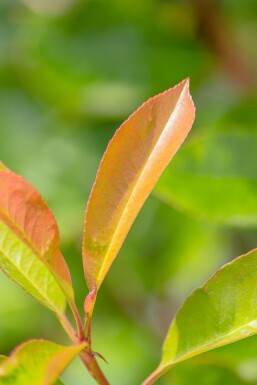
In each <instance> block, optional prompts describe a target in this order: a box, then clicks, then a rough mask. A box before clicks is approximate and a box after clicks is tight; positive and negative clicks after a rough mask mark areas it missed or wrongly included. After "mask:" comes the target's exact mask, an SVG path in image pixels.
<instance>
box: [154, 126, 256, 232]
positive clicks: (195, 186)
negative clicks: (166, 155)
mask: <svg viewBox="0 0 257 385" xmlns="http://www.w3.org/2000/svg"><path fill="white" fill-rule="evenodd" d="M256 148H257V135H256V134H254V133H235V132H226V133H215V134H211V135H208V136H206V137H204V138H201V139H198V140H196V141H194V142H192V143H190V144H189V145H187V146H184V147H183V148H182V149H181V151H180V153H179V156H178V157H176V159H174V162H172V165H171V166H170V167H168V168H167V170H165V172H164V174H163V175H162V177H161V178H160V180H159V182H158V183H157V185H156V187H155V190H154V192H155V194H156V195H157V196H158V197H160V198H161V199H163V200H164V201H165V202H167V203H169V204H171V205H174V206H175V207H179V208H180V209H181V210H184V211H185V212H188V213H190V214H193V215H194V216H197V217H200V218H204V219H206V220H208V221H211V222H216V223H220V224H227V225H236V226H256V224H257V157H256ZM246 196H247V199H245V197H246Z"/></svg>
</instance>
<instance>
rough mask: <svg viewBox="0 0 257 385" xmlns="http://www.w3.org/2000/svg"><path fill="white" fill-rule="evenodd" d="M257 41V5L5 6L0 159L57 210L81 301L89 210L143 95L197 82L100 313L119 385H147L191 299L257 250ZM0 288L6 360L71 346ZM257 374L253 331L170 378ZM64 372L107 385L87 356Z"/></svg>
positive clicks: (0, 22) (70, 379)
mask: <svg viewBox="0 0 257 385" xmlns="http://www.w3.org/2000/svg"><path fill="white" fill-rule="evenodd" d="M256 36H257V2H256V0H244V1H238V0H222V1H221V0H220V1H218V0H215V1H214V0H213V1H211V0H129V1H122V0H21V1H18V0H1V1H0V159H1V160H2V161H3V162H4V163H5V164H6V165H7V166H8V167H9V168H11V169H12V170H14V171H15V172H17V173H20V174H22V175H23V176H24V177H26V178H27V179H28V180H29V181H30V182H32V183H33V184H34V185H35V186H36V187H37V189H38V190H39V191H40V192H41V193H42V194H43V196H44V197H45V199H46V200H47V202H48V203H49V205H50V207H51V208H52V209H53V211H54V213H55V215H56V217H57V220H58V223H59V227H60V233H61V239H62V251H63V253H64V255H65V257H66V259H67V261H68V263H69V266H70V269H71V271H72V276H73V282H74V286H75V289H76V293H77V302H78V305H79V306H80V308H82V304H83V300H84V298H85V295H86V293H87V288H86V285H85V281H84V278H83V273H82V262H81V242H82V229H83V217H84V210H85V206H86V201H87V198H88V195H89V192H90V188H91V185H92V183H93V181H94V176H95V173H96V170H97V167H98V164H99V161H100V159H101V156H102V154H103V151H104V149H105V148H106V145H107V143H108V141H109V139H110V138H111V136H112V135H113V133H114V132H115V130H116V129H117V128H118V127H119V125H120V124H121V123H122V121H123V120H124V119H126V118H127V117H128V116H129V114H130V113H132V112H133V110H134V109H136V108H137V107H138V106H139V105H140V104H141V103H142V102H143V101H145V100H146V99H147V98H148V97H150V96H152V95H154V94H156V93H159V92H161V91H163V90H165V89H167V88H169V87H171V86H173V85H175V84H176V83H178V82H179V81H181V80H182V79H184V78H185V77H187V76H190V79H191V92H192V95H193V98H194V100H195V104H196V108H197V117H196V121H195V124H194V127H193V129H192V132H191V134H190V135H189V137H188V139H187V140H186V143H185V144H184V145H183V148H182V149H181V151H180V152H179V153H178V154H177V155H176V157H175V159H174V161H173V162H172V164H171V165H170V166H169V168H168V170H167V172H166V173H165V175H164V176H163V177H162V178H161V180H160V183H159V185H158V186H157V188H156V190H155V192H154V193H153V194H152V195H151V196H150V198H149V199H148V201H147V202H146V204H145V206H144V208H143V209H142V211H141V213H140V215H139V216H138V218H137V220H136V222H135V224H134V225H133V228H132V229H131V231H130V233H129V236H128V238H127V240H126V242H125V244H124V246H123V248H122V250H121V251H120V255H119V257H118V258H117V260H116V262H115V263H114V265H113V267H112V269H111V271H110V273H109V275H108V277H107V278H106V281H105V283H104V284H103V286H102V288H101V292H100V295H99V300H98V303H97V306H96V311H95V317H94V324H93V341H94V349H95V350H97V351H99V352H100V353H101V354H102V355H103V356H104V357H105V358H106V359H107V360H108V362H109V364H108V365H106V364H105V363H101V366H102V367H103V370H104V371H105V373H106V375H107V377H108V378H109V380H110V382H111V384H113V385H115V384H117V385H118V384H119V385H121V384H122V385H135V384H139V383H140V382H141V381H142V380H143V379H144V377H146V375H148V374H149V373H150V371H151V370H153V369H154V367H155V366H156V365H157V363H158V361H159V359H160V354H161V344H162V341H163V338H164V336H165V333H166V332H167V328H168V325H169V323H170V321H171V319H172V316H173V315H174V314H175V312H176V310H177V309H178V307H179V306H180V304H181V303H182V301H183V299H185V297H186V296H187V295H188V294H189V293H190V292H191V291H192V290H193V289H194V288H196V287H198V286H199V285H201V284H202V283H203V282H204V281H205V279H206V278H208V277H209V276H210V275H211V274H212V273H213V272H214V271H215V269H216V268H218V267H219V266H221V265H222V264H223V263H225V262H227V261H229V260H230V259H232V258H234V257H236V256H238V255H240V254H242V253H245V252H247V251H248V250H250V249H252V248H254V247H256V245H257V126H256V121H257V94H256V73H257V41H256ZM0 287H1V289H0V304H1V305H0V350H1V353H3V354H8V353H9V352H10V351H11V350H12V349H13V348H14V346H16V345H17V344H18V343H20V342H21V341H23V340H25V339H29V338H41V337H43V338H47V339H52V340H54V341H57V342H62V343H63V342H64V341H65V342H68V341H67V340H66V338H65V336H64V334H63V332H62V330H61V329H60V326H59V325H58V323H57V321H56V320H55V319H54V317H53V316H52V315H51V314H49V313H48V312H47V310H45V309H44V308H42V307H41V306H40V305H39V304H37V303H36V302H35V301H34V300H33V299H32V298H30V297H28V296H27V295H26V294H25V293H23V291H22V290H21V289H20V288H19V287H18V286H16V285H15V284H14V283H13V282H11V281H9V280H8V279H7V278H6V277H5V276H4V275H3V274H1V275H0ZM196 311H197V309H196ZM189 322H190V320H189ZM199 327H200V325H199ZM256 368H257V340H256V338H255V337H252V338H250V339H247V340H245V341H243V342H240V343H237V344H233V345H231V346H230V347H227V348H223V349H219V350H218V351H215V352H214V353H212V354H205V355H203V356H201V357H199V358H198V359H194V360H190V361H188V363H183V364H181V365H179V366H178V367H177V369H176V370H173V371H172V372H170V373H169V374H168V375H167V376H166V377H164V378H163V379H161V380H160V381H159V382H158V384H173V385H191V384H192V383H194V382H195V383H197V384H198V385H207V384H208V385H221V384H226V385H243V384H257V369H256ZM62 379H63V381H64V383H65V384H66V385H91V384H93V383H94V382H93V381H92V380H91V379H90V378H89V376H88V375H87V373H86V371H85V370H84V368H83V366H82V364H81V363H80V361H79V359H77V360H75V361H74V363H73V364H72V365H71V366H70V367H69V368H68V369H67V370H66V372H65V373H64V374H63V376H62Z"/></svg>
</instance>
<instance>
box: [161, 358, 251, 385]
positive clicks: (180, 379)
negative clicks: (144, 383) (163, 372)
mask: <svg viewBox="0 0 257 385" xmlns="http://www.w3.org/2000/svg"><path fill="white" fill-rule="evenodd" d="M190 362H191V361H190ZM171 378H172V379H173V381H170V384H173V383H175V384H176V385H192V384H197V385H207V384H208V385H221V384H229V385H250V384H253V383H252V382H251V383H250V382H248V381H247V382H246V381H245V380H244V379H242V378H240V376H239V375H238V373H237V371H236V370H233V368H230V366H229V365H222V364H220V365H218V364H210V363H204V362H203V363H200V364H199V363H191V364H190V363H188V364H187V365H185V364H183V365H182V364H181V365H178V366H177V367H176V368H175V370H174V375H173V376H172V375H171ZM167 383H169V382H168V381H167Z"/></svg>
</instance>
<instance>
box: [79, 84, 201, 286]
mask: <svg viewBox="0 0 257 385" xmlns="http://www.w3.org/2000/svg"><path fill="white" fill-rule="evenodd" d="M194 114H195V113H194V105H193V102H192V99H191V97H190V94H189V81H188V80H184V81H183V82H182V83H180V84H179V85H177V86H176V87H174V88H171V89H169V90H168V91H165V92H163V93H162V94H159V95H157V96H155V97H154V98H151V99H149V100H148V101H147V102H146V103H144V104H143V105H142V106H141V107H140V108H139V109H138V110H137V111H136V112H135V113H134V114H132V115H131V116H130V117H129V119H128V120H126V121H125V123H123V124H122V125H121V127H120V128H119V129H118V130H117V132H116V133H115V135H114V137H113V139H112V140H111V141H110V143H109V145H108V147H107V150H106V152H105V154H104V157H103V159H102V161H101V164H100V167H99V169H98V173H97V176H96V180H95V184H94V186H93V189H92V191H91V195H90V198H89V202H88V206H87V210H86V216H85V228H84V240H83V262H84V271H85V276H86V281H87V284H88V287H89V289H90V290H92V289H93V288H94V287H97V288H99V286H100V285H101V283H102V281H103V279H104V277H105V275H106V274H107V272H108V270H109V268H110V266H111V264H112V262H113V260H114V259H115V257H116V255H117V253H118V251H119V249H120V247H121V245H122V243H123V241H124V239H125V237H126V235H127V233H128V231H129V229H130V227H131V225H132V223H133V221H134V219H135V217H136V216H137V214H138V212H139V210H140V209H141V207H142V205H143V203H144V202H145V200H146V198H147V197H148V195H149V194H150V192H151V190H152V189H153V186H154V185H155V183H156V181H157V180H158V178H159V177H160V175H161V173H162V172H163V170H164V169H165V167H166V166H167V164H168V163H169V161H170V160H171V159H172V157H173V156H174V154H175V153H176V151H177V150H178V148H179V147H180V145H181V144H182V143H183V141H184V139H185V138H186V136H187V134H188V132H189V130H190V128H191V126H192V123H193V120H194Z"/></svg>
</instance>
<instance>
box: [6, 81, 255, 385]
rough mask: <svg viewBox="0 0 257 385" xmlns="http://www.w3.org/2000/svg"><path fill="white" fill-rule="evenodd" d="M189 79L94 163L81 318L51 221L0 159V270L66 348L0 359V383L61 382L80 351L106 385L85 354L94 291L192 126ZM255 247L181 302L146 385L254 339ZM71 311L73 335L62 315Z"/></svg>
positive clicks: (38, 344)
mask: <svg viewBox="0 0 257 385" xmlns="http://www.w3.org/2000/svg"><path fill="white" fill-rule="evenodd" d="M194 116H195V110H194V105H193V101H192V99H191V96H190V94H189V81H188V80H187V79H186V80H184V81H183V82H181V83H180V84H178V85H177V86H175V87H174V88H171V89H169V90H167V91H165V92H163V93H161V94H159V95H157V96H155V97H153V98H151V99H149V100H148V101H147V102H146V103H144V104H143V105H142V106H141V107H140V108H139V109H138V110H137V111H136V112H135V113H134V114H132V115H131V116H130V117H129V119H128V120H126V121H125V122H124V123H123V124H122V125H121V127H120V128H119V129H118V130H117V132H116V133H115V135H114V137H113V139H112V140H111V141H110V143H109V145H108V147H107V150H106V152H105V154H104V156H103V159H102V161H101V164H100V166H99V169H98V172H97V176H96V180H95V183H94V185H93V188H92V191H91V194H90V197H89V201H88V204H87V209H86V214H85V225H84V237H83V248H82V249H83V250H82V254H83V265H84V273H85V278H86V282H87V285H88V288H89V293H88V295H87V296H86V298H85V303H84V311H85V314H84V317H83V319H82V317H81V315H80V314H79V311H78V310H77V307H76V303H75V298H74V291H73V288H72V282H71V277H70V273H69V269H68V267H67V264H66V262H65V260H64V258H63V256H62V254H61V251H60V248H59V232H58V227H57V224H56V221H55V218H54V216H53V214H52V212H51V210H50V209H49V208H48V206H47V204H46V203H45V201H44V200H43V198H42V197H41V195H40V194H39V193H38V192H37V191H36V190H35V189H34V187H33V186H31V185H30V184H29V183H28V182H27V181H25V180H24V179H23V178H22V177H20V176H18V175H16V174H14V173H13V172H11V171H10V170H9V169H8V168H7V167H6V166H4V164H2V163H0V266H1V269H2V270H3V272H4V273H5V274H7V275H8V276H9V277H10V278H11V279H12V280H14V281H15V282H17V283H18V284H19V285H20V286H21V287H22V288H23V289H24V290H25V291H26V292H27V293H29V294H30V295H32V296H33V297H34V298H36V299H37V300H38V301H39V302H41V304H43V305H44V306H46V307H47V308H48V309H49V310H50V311H52V312H53V313H54V314H55V315H56V317H57V318H58V320H59V321H60V323H61V325H62V327H63V328H64V330H65V331H66V333H67V334H68V336H69V338H70V340H71V346H69V347H66V346H61V345H57V344H55V343H53V342H50V341H44V340H32V341H28V342H25V343H24V344H22V345H20V346H19V347H18V348H16V349H15V350H14V352H12V353H11V355H10V356H9V357H5V356H0V385H4V384H6V385H7V384H8V385H51V384H55V383H56V384H61V382H60V380H58V378H59V376H60V374H61V372H62V371H63V370H64V369H65V367H67V366H68V364H69V363H70V362H71V360H72V359H73V358H74V357H75V356H76V355H80V357H81V360H82V361H83V363H84V364H85V366H86V367H87V369H88V371H89V373H90V374H91V375H92V376H93V377H94V378H95V380H96V382H97V383H98V384H101V385H106V384H108V381H107V379H106V378H105V376H104V374H103V372H102V371H101V369H100V367H99V365H98V363H97V361H96V358H95V356H96V355H99V356H101V355H100V354H96V353H95V352H94V351H93V349H92V341H91V320H92V315H93V311H94V305H95V302H96V299H97V294H98V291H99V289H100V286H101V284H102V282H103V280H104V278H105V276H106V274H107V272H108V270H109V269H110V267H111V265H112V262H113V261H114V259H115V257H116V255H117V253H118V252H119V249H120V247H121V246H122V243H123V242H124V239H125V238H126V235H127V233H128V231H129V229H130V227H131V225H132V223H133V221H134V220H135V218H136V216H137V214H138V212H139V211H140V209H141V207H142V205H143V204H144V202H145V200H146V199H147V197H148V196H149V194H150V193H151V191H152V189H153V188H154V186H155V184H156V182H157V180H158V179H159V177H160V175H161V174H162V172H163V171H164V169H165V167H166V166H167V165H168V163H169V162H170V160H171V159H172V157H173V156H174V154H175V153H176V152H177V150H178V149H179V147H180V146H181V144H182V143H183V141H184V140H185V138H186V136H187V134H188V132H189V131H190V129H191V126H192V124H193V121H194ZM256 263H257V251H252V252H250V253H249V254H247V255H244V256H241V257H239V258H238V259H236V260H234V261H233V262H231V263H230V264H228V265H226V266H224V267H223V268H221V269H220V270H219V271H217V272H216V273H215V275H214V276H213V277H212V278H210V280H209V281H208V282H207V283H206V284H205V285H204V286H203V287H202V288H201V289H197V290H196V291H195V292H194V293H193V294H192V295H191V296H189V298H188V299H187V300H186V301H185V303H184V304H183V305H182V307H181V309H180V310H179V312H178V313H177V315H176V317H175V319H174V320H173V322H172V323H171V326H170V329H169V331H168V334H167V337H166V339H165V342H164V346H163V355H162V359H161V362H160V364H159V366H158V368H157V369H156V370H155V371H154V372H153V373H152V374H151V375H150V376H149V377H148V378H147V379H146V380H145V381H144V382H143V385H150V384H152V383H153V382H155V381H156V380H157V379H158V378H159V377H160V376H161V375H163V374H164V373H165V372H166V371H168V370H169V369H170V368H172V367H173V366H174V365H175V364H177V363H179V362H181V361H183V360H186V359H188V358H190V357H193V356H196V355H199V354H201V353H203V352H206V351H209V350H212V349H215V348H217V347H220V346H222V345H225V344H229V343H231V342H234V341H236V340H239V339H243V338H245V337H247V336H249V335H251V334H254V333H257V309H256V307H255V306H254V305H255V303H256V301H257V290H256V289H257V284H256V282H257V272H256V268H255V266H256ZM67 305H68V306H69V307H70V309H71V311H72V314H73V316H74V319H75V321H76V330H74V328H73V326H72V324H71V323H70V321H69V319H68V318H67V316H66V307H67Z"/></svg>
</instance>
